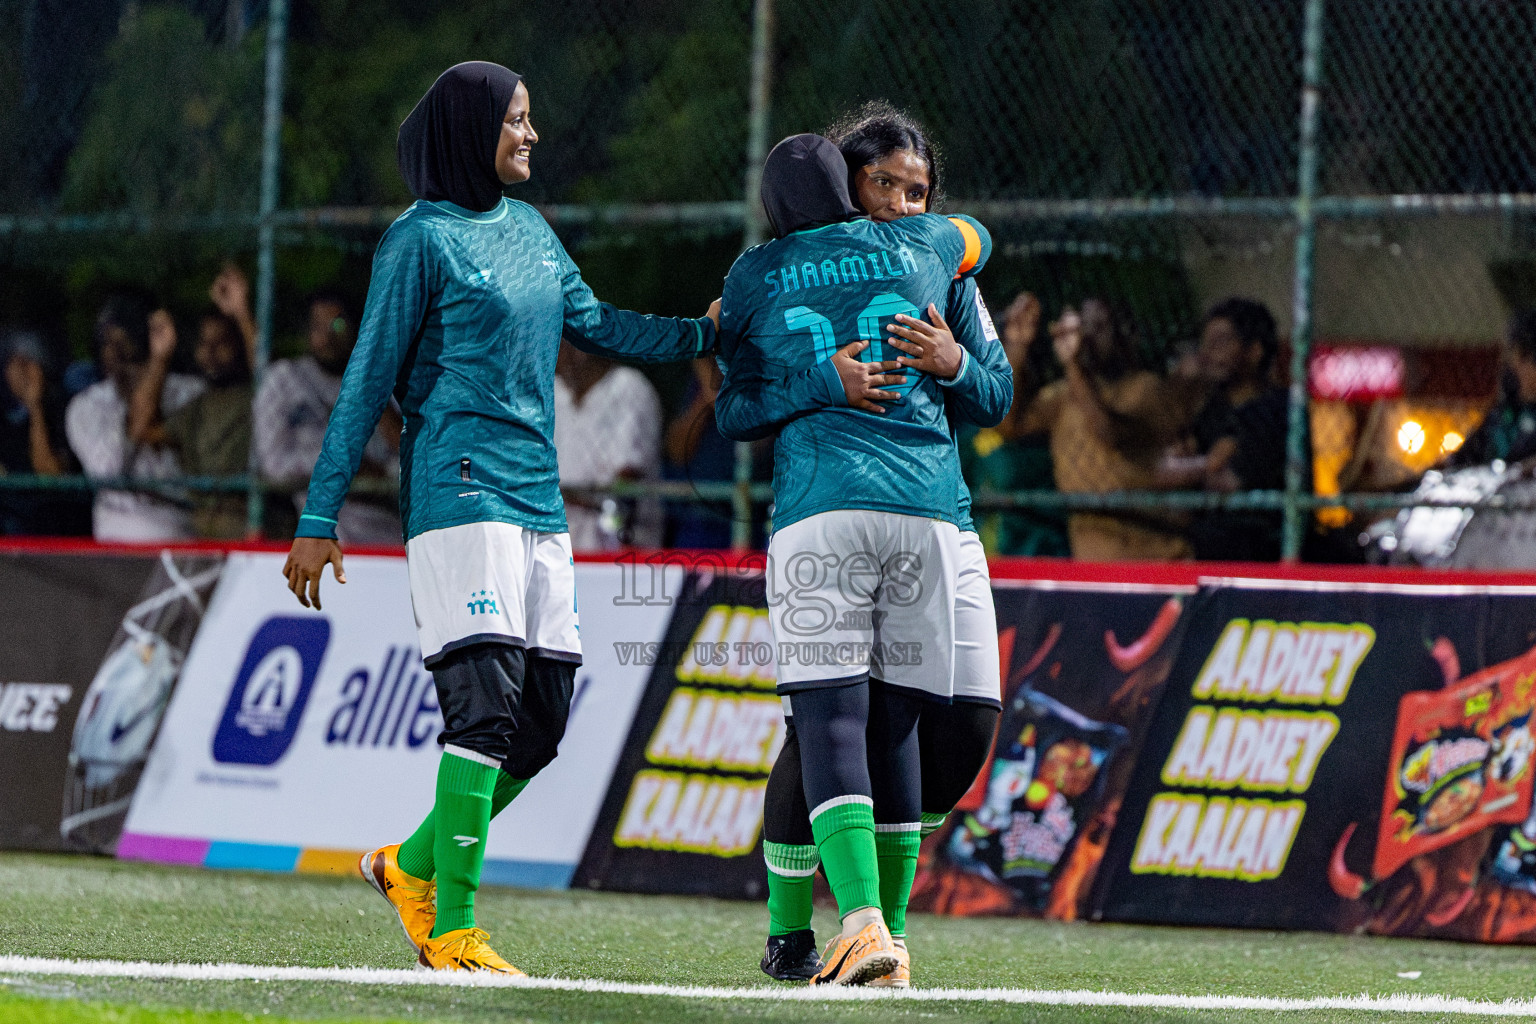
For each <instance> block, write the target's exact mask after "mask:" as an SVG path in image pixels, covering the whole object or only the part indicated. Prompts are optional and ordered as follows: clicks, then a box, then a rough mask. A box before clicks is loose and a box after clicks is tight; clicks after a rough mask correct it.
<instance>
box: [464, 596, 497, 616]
mask: <svg viewBox="0 0 1536 1024" xmlns="http://www.w3.org/2000/svg"><path fill="white" fill-rule="evenodd" d="M465 607H466V608H468V609H469V614H471V615H500V614H501V612H500V610H498V609H497V607H496V591H494V590H479V591H474V590H472V591H470V593H469V603H468V604H466V605H465Z"/></svg>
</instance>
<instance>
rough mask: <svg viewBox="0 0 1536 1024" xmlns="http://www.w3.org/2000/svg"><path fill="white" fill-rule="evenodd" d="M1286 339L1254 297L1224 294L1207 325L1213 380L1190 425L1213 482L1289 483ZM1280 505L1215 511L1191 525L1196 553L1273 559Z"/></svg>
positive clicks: (1224, 485) (1201, 361)
mask: <svg viewBox="0 0 1536 1024" xmlns="http://www.w3.org/2000/svg"><path fill="white" fill-rule="evenodd" d="M1279 352H1280V341H1279V338H1278V336H1277V335H1276V333H1275V318H1274V317H1273V316H1272V315H1271V314H1270V312H1269V310H1268V309H1266V308H1265V307H1264V305H1263V304H1262V303H1259V302H1255V301H1253V300H1252V299H1242V298H1229V299H1223V300H1222V301H1221V302H1218V303H1217V304H1216V305H1214V306H1212V307H1211V309H1210V312H1208V313H1206V315H1205V322H1204V324H1203V325H1202V327H1201V329H1200V347H1199V349H1198V350H1197V351H1196V354H1195V359H1196V365H1197V372H1198V374H1199V376H1200V377H1201V379H1203V380H1204V381H1205V382H1206V383H1207V384H1208V385H1209V386H1210V388H1211V391H1210V394H1209V397H1207V399H1206V401H1205V405H1204V406H1203V407H1202V408H1201V410H1200V412H1199V413H1198V414H1197V415H1196V416H1195V420H1194V423H1193V424H1192V425H1191V427H1190V430H1191V433H1192V434H1193V437H1194V442H1195V449H1196V451H1197V452H1198V453H1199V454H1200V455H1201V456H1203V457H1204V465H1203V467H1201V479H1199V480H1197V481H1195V482H1196V483H1197V484H1198V485H1200V486H1203V487H1204V488H1205V489H1206V490H1211V491H1222V492H1226V493H1231V492H1233V491H1254V490H1265V491H1268V490H1275V491H1278V490H1282V489H1284V487H1285V440H1286V426H1287V421H1286V416H1287V402H1286V398H1287V396H1286V389H1285V388H1282V387H1280V386H1279V385H1277V384H1276V383H1275V382H1274V380H1273V376H1272V374H1273V370H1274V365H1275V358H1276V356H1277V355H1278V354H1279ZM1280 525H1281V516H1280V514H1279V513H1278V512H1235V511H1234V512H1216V513H1210V514H1207V515H1203V516H1200V517H1198V518H1197V519H1196V520H1195V521H1194V523H1193V525H1192V526H1191V528H1190V537H1191V539H1192V540H1193V542H1194V546H1195V557H1196V558H1203V559H1219V560H1222V561H1250V562H1254V561H1261V562H1273V561H1278V560H1279V558H1280Z"/></svg>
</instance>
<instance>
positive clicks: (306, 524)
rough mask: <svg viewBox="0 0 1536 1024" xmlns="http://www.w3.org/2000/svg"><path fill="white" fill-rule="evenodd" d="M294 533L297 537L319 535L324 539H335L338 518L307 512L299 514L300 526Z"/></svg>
mask: <svg viewBox="0 0 1536 1024" xmlns="http://www.w3.org/2000/svg"><path fill="white" fill-rule="evenodd" d="M293 535H294V537H295V538H298V537H319V538H322V539H324V540H335V539H336V520H334V519H327V518H325V517H324V516H316V515H311V514H309V513H308V512H306V513H304V514H303V515H301V516H299V528H298V529H297V530H295V531H294V532H293Z"/></svg>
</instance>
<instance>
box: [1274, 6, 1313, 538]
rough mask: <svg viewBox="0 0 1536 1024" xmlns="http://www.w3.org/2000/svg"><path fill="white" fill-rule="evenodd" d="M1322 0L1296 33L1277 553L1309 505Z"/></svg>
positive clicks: (1296, 531) (1297, 530)
mask: <svg viewBox="0 0 1536 1024" xmlns="http://www.w3.org/2000/svg"><path fill="white" fill-rule="evenodd" d="M1322 49H1323V0H1307V7H1306V14H1305V21H1304V23H1303V28H1302V35H1301V77H1302V82H1301V117H1300V140H1299V152H1298V154H1297V166H1296V267H1295V284H1294V288H1293V292H1292V301H1291V391H1290V399H1289V402H1288V403H1287V404H1288V409H1287V424H1286V427H1287V429H1286V437H1285V520H1284V523H1285V525H1284V532H1283V534H1282V540H1281V557H1282V558H1283V559H1284V560H1285V561H1287V562H1294V561H1296V560H1297V559H1298V558H1299V557H1300V555H1301V541H1302V532H1303V528H1304V527H1305V525H1306V522H1307V520H1309V519H1310V518H1311V512H1310V510H1308V509H1306V508H1303V506H1302V504H1301V502H1300V501H1299V500H1298V499H1299V498H1300V496H1301V490H1302V487H1303V486H1304V485H1305V483H1306V481H1307V479H1308V475H1307V462H1308V460H1310V458H1311V452H1310V451H1309V450H1308V449H1309V448H1310V445H1308V443H1307V435H1308V431H1307V354H1308V352H1309V351H1310V349H1311V347H1312V269H1313V260H1314V258H1315V255H1316V249H1317V211H1316V210H1315V209H1314V205H1313V203H1314V200H1316V198H1317V118H1318V102H1319V87H1320V85H1321V82H1322Z"/></svg>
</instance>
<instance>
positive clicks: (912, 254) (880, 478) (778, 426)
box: [715, 214, 991, 527]
mask: <svg viewBox="0 0 1536 1024" xmlns="http://www.w3.org/2000/svg"><path fill="white" fill-rule="evenodd" d="M990 249H991V238H990V236H989V235H988V234H987V231H986V229H985V228H983V227H982V226H981V225H980V224H978V223H976V222H975V221H973V220H971V219H970V218H967V217H957V218H944V217H941V216H938V215H936V214H924V215H921V216H917V217H908V218H904V219H902V220H898V221H892V222H889V223H883V224H881V223H874V222H871V221H866V220H857V221H849V222H847V223H842V224H833V225H827V226H824V227H820V228H814V229H810V230H806V231H799V232H794V233H792V234H790V235H787V236H785V237H784V238H781V239H777V240H775V241H772V242H768V243H766V244H764V245H760V246H757V247H754V248H752V249H749V250H748V251H747V252H745V253H743V254H742V256H741V257H740V258H739V259H738V260H737V261H736V265H735V266H734V267H732V268H731V272H730V274H729V275H728V276H727V278H726V282H725V289H724V295H723V297H722V308H721V322H720V364H721V369H722V371H723V373H724V376H725V380H724V382H723V383H722V385H721V388H720V395H719V398H718V399H717V400H716V404H715V418H716V423H717V424H718V426H719V429H720V431H721V433H722V434H724V435H725V436H726V437H728V438H732V439H734V440H755V439H757V438H760V437H768V436H771V435H773V434H774V433H775V431H777V435H778V436H777V439H776V440H775V442H774V496H775V503H774V524H775V527H782V526H787V525H789V524H790V523H793V522H797V521H799V520H800V519H804V518H806V517H808V516H812V515H816V514H818V513H820V512H828V511H832V510H835V509H871V510H875V511H884V512H896V513H901V514H906V515H923V516H932V517H935V518H940V519H944V520H947V521H949V522H952V523H956V524H959V523H961V521H962V519H961V512H960V507H959V495H960V493H961V492H962V491H963V490H964V481H963V480H962V479H961V476H960V465H959V460H958V459H957V458H956V457H955V450H954V440H953V438H952V436H951V433H950V429H949V423H948V421H947V419H946V416H945V403H944V392H945V391H946V390H948V391H950V392H952V393H957V395H963V396H966V398H967V399H974V398H975V392H976V391H977V389H978V388H985V387H986V386H987V382H986V381H985V380H984V379H983V375H982V374H981V373H978V372H975V371H976V367H975V365H974V364H975V362H976V361H975V360H974V359H971V358H969V357H967V358H966V360H965V361H964V363H963V365H962V371H961V373H959V374H958V375H957V376H956V377H955V378H954V379H953V380H951V381H946V382H940V381H938V380H936V379H934V378H933V377H931V376H929V375H927V374H924V373H919V372H917V371H908V372H907V374H906V376H907V383H906V384H905V385H902V386H899V387H896V388H893V389H892V390H895V391H898V392H900V393H901V394H902V400H901V401H900V402H897V403H894V404H892V405H891V406H890V408H889V411H888V412H887V413H886V414H884V415H880V414H876V413H868V412H863V411H862V410H857V409H853V408H851V407H849V406H848V405H847V402H846V400H845V399H844V397H843V390H842V384H841V382H840V381H839V379H838V376H837V370H836V368H835V367H834V365H833V364H832V362H831V356H832V354H833V353H834V352H835V351H836V350H837V349H838V348H840V347H841V346H843V345H846V344H848V343H849V342H851V341H855V340H858V339H867V340H869V341H870V342H871V344H870V346H869V347H868V348H867V349H865V351H864V353H863V355H862V356H861V358H864V359H866V360H871V361H881V360H885V359H889V358H895V357H896V356H897V355H898V354H899V353H898V351H897V350H896V349H895V348H894V347H891V346H888V345H887V344H886V343H885V339H886V338H887V337H888V336H889V335H888V334H887V332H886V330H885V328H886V326H887V325H889V324H890V323H891V322H892V320H893V318H894V317H895V316H896V315H897V314H901V313H904V314H906V315H908V316H912V317H920V316H922V315H923V313H922V311H923V310H925V309H926V308H927V307H928V305H929V303H934V304H946V305H947V301H948V299H947V297H948V292H949V287H950V283H951V281H952V280H953V279H954V277H955V275H956V274H957V273H967V274H968V273H974V272H975V271H977V270H979V269H981V267H982V266H983V265H984V264H985V262H986V258H987V256H988V254H989V252H990Z"/></svg>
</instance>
